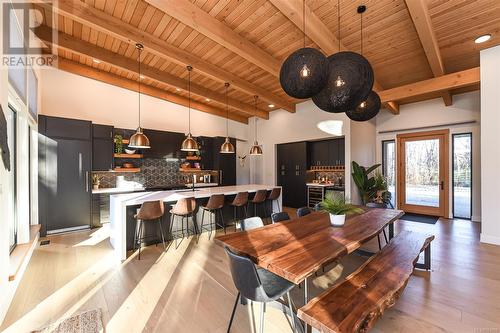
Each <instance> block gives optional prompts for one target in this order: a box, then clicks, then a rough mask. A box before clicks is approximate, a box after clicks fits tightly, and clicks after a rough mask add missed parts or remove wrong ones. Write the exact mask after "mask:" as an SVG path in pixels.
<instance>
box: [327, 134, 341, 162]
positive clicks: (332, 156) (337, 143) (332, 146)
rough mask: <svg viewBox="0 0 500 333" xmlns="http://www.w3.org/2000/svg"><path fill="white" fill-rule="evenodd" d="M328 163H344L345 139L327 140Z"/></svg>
mask: <svg viewBox="0 0 500 333" xmlns="http://www.w3.org/2000/svg"><path fill="white" fill-rule="evenodd" d="M328 152H329V164H328V165H331V166H341V165H344V164H345V139H344V138H339V139H333V140H330V141H329V149H328Z"/></svg>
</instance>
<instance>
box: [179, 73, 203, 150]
mask: <svg viewBox="0 0 500 333" xmlns="http://www.w3.org/2000/svg"><path fill="white" fill-rule="evenodd" d="M186 68H187V70H188V126H189V129H188V134H187V136H186V138H185V139H184V141H182V144H181V150H182V151H198V150H199V148H198V143H197V142H196V140H195V139H193V136H192V135H191V71H192V70H193V67H191V66H187V67H186Z"/></svg>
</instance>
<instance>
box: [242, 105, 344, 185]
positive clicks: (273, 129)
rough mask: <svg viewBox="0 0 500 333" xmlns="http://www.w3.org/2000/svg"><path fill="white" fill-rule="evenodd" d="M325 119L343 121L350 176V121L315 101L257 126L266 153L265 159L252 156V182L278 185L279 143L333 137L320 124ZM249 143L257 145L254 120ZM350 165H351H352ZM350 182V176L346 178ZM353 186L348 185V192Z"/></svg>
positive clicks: (272, 113) (275, 116)
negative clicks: (254, 135)
mask: <svg viewBox="0 0 500 333" xmlns="http://www.w3.org/2000/svg"><path fill="white" fill-rule="evenodd" d="M323 120H342V121H343V122H344V126H343V135H345V142H346V149H345V151H346V175H350V163H347V161H350V160H351V157H350V150H351V143H350V140H349V138H350V135H349V133H350V120H349V118H347V116H346V115H345V114H343V113H342V114H338V113H328V112H324V111H322V110H321V109H319V108H318V107H317V106H316V105H314V103H313V102H312V101H311V100H308V101H305V102H302V103H300V104H297V106H296V112H295V113H290V112H287V111H284V110H278V111H274V112H271V113H270V115H269V120H266V121H261V120H260V119H259V120H258V123H257V129H258V131H257V137H258V141H259V144H261V145H262V149H263V151H264V154H263V156H251V157H250V158H251V163H250V164H251V167H250V168H251V170H250V177H251V182H253V183H261V184H276V144H279V143H286V142H296V141H306V140H315V139H323V138H329V137H333V136H332V135H330V134H327V133H325V132H323V131H321V130H319V129H318V128H317V127H316V125H317V124H318V123H319V122H320V121H323ZM249 133H250V134H249V139H250V140H249V141H252V142H253V133H254V119H252V120H251V121H250V131H249ZM348 164H349V165H348ZM346 178H349V179H350V176H349V177H348V176H346ZM350 190H351V184H350V182H346V193H350Z"/></svg>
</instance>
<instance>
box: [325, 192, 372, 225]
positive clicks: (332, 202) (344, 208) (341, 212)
mask: <svg viewBox="0 0 500 333" xmlns="http://www.w3.org/2000/svg"><path fill="white" fill-rule="evenodd" d="M321 210H323V211H325V212H327V213H328V214H330V223H331V224H332V226H336V227H340V226H343V225H344V223H345V217H346V215H350V214H361V213H363V209H361V208H359V207H356V206H354V205H352V204H350V203H348V202H346V200H345V199H344V197H343V196H339V195H335V194H333V193H327V194H326V197H325V199H324V200H323V201H322V202H321Z"/></svg>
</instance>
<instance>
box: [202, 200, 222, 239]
mask: <svg viewBox="0 0 500 333" xmlns="http://www.w3.org/2000/svg"><path fill="white" fill-rule="evenodd" d="M223 207H224V194H212V195H211V196H210V198H209V199H208V202H207V204H206V205H205V206H201V209H203V213H202V215H201V227H200V229H201V230H200V231H201V232H203V229H204V228H205V230H207V231H208V230H210V234H209V236H208V239H210V237H211V236H212V231H213V226H214V225H215V229H217V226H220V227H221V228H224V234H225V233H226V223H225V222H224V216H223V214H222V208H223ZM205 212H208V213H209V214H210V229H208V227H204V219H205ZM217 214H219V216H220V223H221V224H219V222H217ZM214 215H215V224H214V222H213V216H214Z"/></svg>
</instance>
